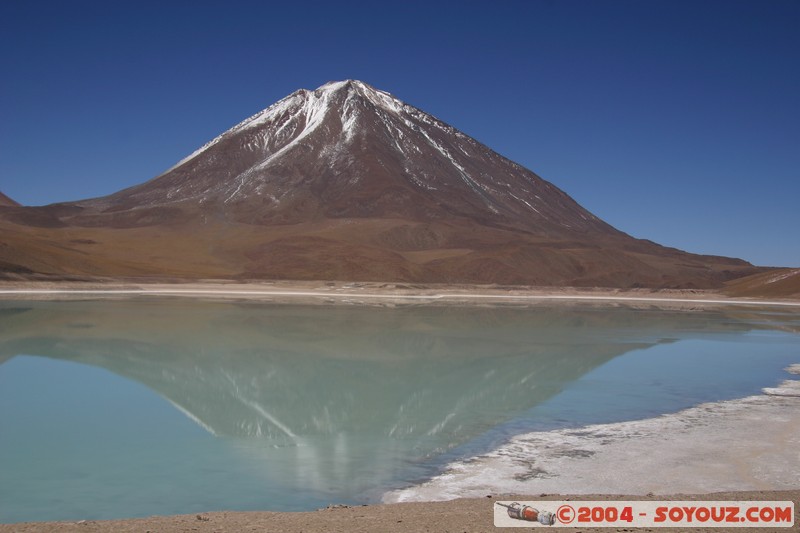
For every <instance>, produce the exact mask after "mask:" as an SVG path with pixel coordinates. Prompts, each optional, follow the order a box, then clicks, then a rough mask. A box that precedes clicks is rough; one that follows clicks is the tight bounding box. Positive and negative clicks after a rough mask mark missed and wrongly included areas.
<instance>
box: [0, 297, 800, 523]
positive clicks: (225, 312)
mask: <svg viewBox="0 0 800 533" xmlns="http://www.w3.org/2000/svg"><path fill="white" fill-rule="evenodd" d="M798 331H800V313H797V312H796V311H786V310H780V309H777V310H776V309H771V310H770V309H766V308H765V309H754V308H745V307H740V308H729V309H726V310H725V311H719V310H716V311H712V310H706V311H699V310H696V311H685V310H684V311H675V310H672V311H669V310H663V309H656V308H645V309H642V308H631V307H627V306H622V305H618V306H613V307H612V306H600V305H594V306H593V305H564V304H554V305H535V306H529V307H457V306H455V307H454V306H447V307H445V306H424V305H423V306H408V307H397V308H387V307H364V306H361V307H356V306H352V307H349V306H321V305H320V306H312V305H308V306H301V305H286V304H269V303H256V302H244V301H242V302H222V301H216V302H214V301H202V300H194V299H178V298H174V299H172V298H139V299H129V300H94V301H60V302H48V301H0V522H19V521H29V520H81V519H102V518H121V517H135V516H148V515H154V514H177V513H195V512H202V511H212V510H255V509H259V510H308V509H316V508H320V507H324V506H325V505H327V504H329V503H349V504H359V503H367V502H373V501H376V500H378V499H379V498H380V496H381V494H382V493H383V492H384V491H386V490H388V489H391V488H398V487H401V486H404V485H407V484H409V483H414V482H417V481H420V480H422V479H424V478H425V477H426V476H430V475H432V474H434V473H435V472H436V469H437V467H439V466H441V465H442V464H444V463H445V462H447V461H450V460H453V459H454V458H457V457H464V456H469V455H472V454H476V453H479V452H482V451H486V450H487V449H489V448H491V447H493V446H496V445H498V444H499V443H501V442H503V440H504V439H507V438H508V437H509V436H512V435H514V434H518V433H522V432H526V431H531V430H534V429H551V428H557V427H565V426H578V425H583V424H589V423H598V422H613V421H621V420H632V419H637V418H645V417H652V416H657V415H659V414H662V413H667V412H674V411H678V410H680V409H683V408H686V407H689V406H692V405H696V404H698V403H701V402H706V401H717V400H723V399H731V398H737V397H743V396H747V395H751V394H756V393H758V392H759V391H760V389H761V388H762V387H766V386H774V385H776V384H777V383H779V382H780V381H782V379H784V378H785V377H787V376H786V374H785V373H784V371H783V369H784V368H785V367H786V366H788V365H789V364H792V363H797V362H799V361H800V349H799V348H800V335H798V333H797V332H798Z"/></svg>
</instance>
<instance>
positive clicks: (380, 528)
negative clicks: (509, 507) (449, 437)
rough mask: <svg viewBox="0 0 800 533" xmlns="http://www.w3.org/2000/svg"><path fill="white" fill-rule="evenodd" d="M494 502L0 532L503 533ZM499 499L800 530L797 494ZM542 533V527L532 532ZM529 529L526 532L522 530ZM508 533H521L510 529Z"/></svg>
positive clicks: (18, 527)
mask: <svg viewBox="0 0 800 533" xmlns="http://www.w3.org/2000/svg"><path fill="white" fill-rule="evenodd" d="M497 499H498V498H497V497H496V496H494V495H492V496H491V497H486V496H484V497H483V498H474V499H459V500H452V501H447V502H427V503H398V504H393V505H373V506H364V507H339V508H333V509H324V510H319V511H310V512H304V513H270V512H246V513H235V512H216V513H202V514H199V515H181V516H168V517H150V518H138V519H133V520H109V521H98V522H94V521H82V522H46V523H45V522H42V523H27V524H11V525H2V524H0V533H11V532H15V533H34V532H35V533H46V532H59V533H72V532H75V533H89V532H99V531H102V532H106V531H108V532H138V533H145V532H153V533H155V532H165V533H171V532H192V531H197V532H200V533H219V532H231V533H234V532H244V531H259V532H264V533H267V532H270V533H271V532H274V533H316V532H320V533H322V532H327V533H350V532H370V533H373V532H380V533H421V532H442V533H447V532H452V533H456V532H458V533H461V532H464V533H479V532H486V531H503V530H502V529H498V528H495V527H494V525H493V506H494V501H495V500H497ZM502 499H511V500H520V501H525V500H528V501H542V500H565V499H580V500H606V501H607V500H664V499H669V500H705V501H793V502H794V504H795V522H794V527H793V528H763V527H762V528H736V529H734V530H733V531H742V532H745V531H754V532H759V533H768V532H773V531H774V532H786V531H797V530H798V527H800V520H799V519H798V513H797V509H798V508H800V490H792V491H750V492H725V493H713V494H700V495H680V494H676V495H669V496H655V497H651V496H647V497H641V496H639V497H631V496H621V495H611V494H600V495H585V496H580V497H570V496H561V495H555V494H547V495H544V496H543V495H541V494H536V495H519V494H518V495H508V496H504V497H503V498H502ZM532 529H537V530H539V531H545V530H547V528H542V529H538V528H532ZM526 530H527V531H530V529H526ZM507 531H520V530H519V529H509V530H507ZM558 531H565V532H579V531H580V532H584V533H589V532H592V533H607V532H615V531H616V532H621V531H631V532H632V531H663V532H665V533H668V532H674V531H692V532H697V533H711V532H716V533H718V532H721V531H725V529H724V528H705V527H702V528H692V529H690V530H687V529H683V530H681V529H675V528H658V529H654V528H636V529H634V528H611V529H609V528H559V529H558Z"/></svg>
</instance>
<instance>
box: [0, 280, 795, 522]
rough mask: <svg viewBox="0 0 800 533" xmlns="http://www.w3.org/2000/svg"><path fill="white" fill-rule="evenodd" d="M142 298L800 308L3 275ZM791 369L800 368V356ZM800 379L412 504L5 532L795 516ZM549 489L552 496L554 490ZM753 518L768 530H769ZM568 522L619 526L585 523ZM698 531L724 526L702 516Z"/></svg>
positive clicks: (666, 296) (639, 295)
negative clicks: (745, 512) (786, 505)
mask: <svg viewBox="0 0 800 533" xmlns="http://www.w3.org/2000/svg"><path fill="white" fill-rule="evenodd" d="M130 296H187V297H203V298H237V299H238V298H257V299H261V300H266V301H276V302H312V303H340V304H354V305H358V304H368V305H375V304H379V305H395V304H409V303H411V304H413V303H436V302H441V303H446V304H451V303H469V304H480V305H483V304H525V305H532V304H536V303H537V302H552V301H563V302H565V303H567V302H597V303H607V304H612V305H613V304H615V303H618V304H622V303H624V304H625V305H643V306H651V305H656V306H669V307H673V306H677V307H679V308H695V307H703V308H705V307H715V306H721V305H723V306H728V305H759V306H761V305H775V306H781V307H783V308H788V309H800V301H796V300H776V301H764V300H758V299H732V298H727V297H725V296H724V295H721V294H718V293H714V292H706V291H651V290H648V289H644V290H631V291H621V290H603V289H597V290H576V289H551V288H530V287H524V288H521V287H471V286H447V287H445V286H410V285H404V284H378V283H314V282H306V283H303V282H300V283H298V282H291V283H290V282H276V283H252V284H250V283H248V284H242V283H227V282H199V283H181V284H174V283H158V284H153V283H139V282H124V283H120V282H115V283H85V282H82V283H75V282H8V281H7V282H2V283H0V298H11V299H16V298H23V299H29V298H47V299H52V298H73V297H78V298H85V297H91V298H94V297H130ZM793 371H794V372H795V373H796V372H797V371H798V369H797V367H794V368H793ZM798 383H800V382H798V381H796V380H791V381H789V382H787V383H785V384H784V385H782V386H781V387H778V388H777V389H771V390H767V391H766V392H767V393H768V394H764V395H759V396H753V397H750V398H745V399H742V400H736V401H731V402H720V403H717V404H706V405H701V406H697V407H694V408H691V409H688V410H685V411H682V412H680V413H677V414H673V415H665V416H663V417H659V418H655V419H650V420H643V421H634V422H625V423H619V424H606V425H596V426H590V427H586V428H581V429H579V430H560V431H551V432H542V433H532V434H527V435H521V436H518V437H516V438H514V439H513V440H512V441H511V442H509V443H507V444H506V445H504V446H502V447H501V448H499V449H497V450H495V451H493V452H491V453H488V454H485V455H482V456H479V457H476V458H474V459H471V460H469V461H466V462H463V463H456V464H452V465H450V466H449V467H448V468H446V469H445V470H444V471H443V472H442V474H441V475H439V476H437V477H435V478H434V479H432V480H430V481H428V482H427V483H424V484H422V485H420V486H417V487H410V488H408V489H404V490H400V491H395V492H393V493H390V494H387V495H386V496H385V501H386V502H402V503H391V504H385V505H375V506H364V507H340V508H334V509H329V510H320V511H312V512H305V513H273V512H211V513H203V514H202V515H187V516H173V517H152V518H143V519H131V520H114V521H88V522H86V521H82V522H59V523H32V524H11V525H2V524H0V533H2V532H7V531H9V532H10V531H15V532H17V531H18V532H34V531H37V532H38V531H64V532H71V531H76V532H89V531H141V532H144V531H167V532H172V531H200V532H212V531H215V532H216V531H281V532H287V533H293V532H300V531H304V532H315V531H330V532H344V531H348V532H349V531H386V532H405V531H414V532H417V531H464V532H476V531H492V530H495V528H494V527H493V524H492V516H493V504H492V501H493V499H497V498H498V496H500V495H504V496H502V499H518V500H541V499H552V500H560V499H569V498H572V499H583V500H587V499H598V500H600V499H603V500H608V499H657V500H661V499H673V500H676V499H678V500H756V501H764V500H792V501H794V502H795V506H796V513H795V514H796V515H797V514H798V513H797V510H798V509H800V387H798ZM719 491H738V492H725V493H720V492H719ZM741 491H745V492H741ZM554 493H560V494H572V496H561V495H558V494H554ZM544 494H546V495H547V496H542V495H544ZM620 494H627V495H628V496H619V495H620ZM687 494H690V495H689V496H687ZM576 495H577V496H576ZM615 495H616V496H615ZM630 495H633V496H630ZM643 495H647V496H643ZM487 496H491V498H488V497H487ZM464 497H467V499H464ZM452 498H458V499H452ZM434 500H449V501H434ZM799 524H800V520H798V519H797V517H796V519H795V529H793V530H795V531H797V530H798V528H800V526H799ZM748 529H749V528H738V529H737V530H738V531H747V530H748ZM752 530H753V531H760V532H764V531H770V529H766V528H758V529H755V528H753V529H752ZM566 531H614V530H609V529H591V528H589V529H586V528H582V529H579V530H578V529H567V530H566ZM616 531H625V529H617V530H616ZM630 531H633V530H630ZM637 531H650V529H638V530H637ZM653 531H655V530H653ZM658 531H676V530H670V529H658ZM692 531H698V532H700V531H721V529H714V528H696V529H692ZM774 531H787V529H774Z"/></svg>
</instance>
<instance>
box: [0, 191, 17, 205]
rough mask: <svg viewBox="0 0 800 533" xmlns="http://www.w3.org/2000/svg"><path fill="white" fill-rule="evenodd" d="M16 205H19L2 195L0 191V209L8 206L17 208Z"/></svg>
mask: <svg viewBox="0 0 800 533" xmlns="http://www.w3.org/2000/svg"><path fill="white" fill-rule="evenodd" d="M18 205H19V203H18V202H15V201H14V200H12V199H11V198H9V197H8V196H6V195H5V194H3V193H2V191H0V207H9V206H18Z"/></svg>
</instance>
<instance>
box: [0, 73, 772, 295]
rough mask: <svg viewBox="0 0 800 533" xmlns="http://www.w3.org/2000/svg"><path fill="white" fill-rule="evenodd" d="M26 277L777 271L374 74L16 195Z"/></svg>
mask: <svg viewBox="0 0 800 533" xmlns="http://www.w3.org/2000/svg"><path fill="white" fill-rule="evenodd" d="M0 232H1V233H0V272H4V273H5V275H6V276H7V277H8V276H14V275H16V276H20V275H42V276H49V277H58V276H86V277H92V276H103V277H138V278H143V277H144V278H147V277H161V278H163V277H171V278H184V279H197V278H231V279H297V280H349V281H356V280H363V281H404V282H419V283H472V284H524V285H540V286H545V285H547V286H576V287H589V286H603V287H621V288H630V287H653V288H719V287H722V286H723V284H724V283H725V282H726V281H729V280H732V279H736V278H740V277H743V276H747V275H753V274H758V273H759V272H761V271H762V270H763V269H759V268H756V267H753V265H751V264H749V263H747V262H745V261H742V260H739V259H732V258H725V257H716V256H705V255H695V254H690V253H686V252H683V251H680V250H677V249H673V248H666V247H663V246H660V245H658V244H656V243H653V242H651V241H647V240H640V239H635V238H632V237H631V236H629V235H627V234H625V233H623V232H621V231H618V230H617V229H615V228H613V227H611V226H610V225H609V224H607V223H605V222H603V221H602V220H600V219H599V218H597V217H596V216H594V215H593V214H591V213H590V212H588V211H587V210H586V209H584V208H583V207H581V206H580V205H578V204H577V203H576V202H575V201H574V200H572V199H571V198H570V197H569V196H568V195H567V194H565V193H564V192H563V191H561V190H560V189H558V188H557V187H556V186H554V185H553V184H552V183H549V182H547V181H545V180H543V179H542V178H540V177H539V176H537V175H536V174H534V173H533V172H531V171H530V170H527V169H525V168H523V167H521V166H520V165H518V164H516V163H514V162H512V161H510V160H508V159H506V158H504V157H502V156H501V155H499V154H497V153H495V152H494V151H492V150H491V149H489V148H487V147H486V146H484V145H482V144H481V143H479V142H478V141H476V140H474V139H472V138H471V137H469V136H467V135H465V134H463V133H461V132H460V131H458V130H456V129H454V128H453V127H451V126H449V125H447V124H445V123H443V122H441V121H440V120H438V119H436V118H434V117H433V116H431V115H429V114H427V113H425V112H423V111H421V110H419V109H417V108H415V107H413V106H411V105H408V104H405V103H404V102H402V101H400V100H399V99H397V98H395V97H394V96H392V95H390V94H388V93H386V92H383V91H380V90H377V89H375V88H373V87H371V86H369V85H367V84H365V83H363V82H359V81H354V80H347V81H342V82H332V83H328V84H325V85H323V86H322V87H320V88H318V89H316V90H314V91H307V90H299V91H297V92H295V93H292V94H291V95H289V96H287V97H286V98H284V99H282V100H280V101H279V102H277V103H275V104H274V105H272V106H270V107H268V108H267V109H265V110H263V111H261V112H260V113H257V114H256V115H254V116H252V117H250V118H248V119H247V120H245V121H243V122H241V123H240V124H238V125H236V126H234V127H233V128H231V129H230V130H228V131H226V132H224V133H223V134H222V135H220V136H218V137H216V138H215V139H213V140H211V141H210V142H208V143H207V144H205V145H204V146H203V147H201V148H200V149H198V150H197V151H195V152H194V153H192V154H191V155H189V156H188V157H186V158H185V159H183V160H182V161H181V162H180V163H178V164H177V165H176V166H174V167H173V168H171V169H169V170H168V171H166V172H165V173H164V174H162V175H160V176H158V177H156V178H154V179H152V180H150V181H148V182H146V183H142V184H140V185H137V186H134V187H131V188H128V189H125V190H122V191H119V192H117V193H115V194H112V195H110V196H105V197H101V198H93V199H88V200H82V201H77V202H69V203H59V204H52V205H48V206H42V207H22V206H18V205H14V203H13V202H6V203H0Z"/></svg>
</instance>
